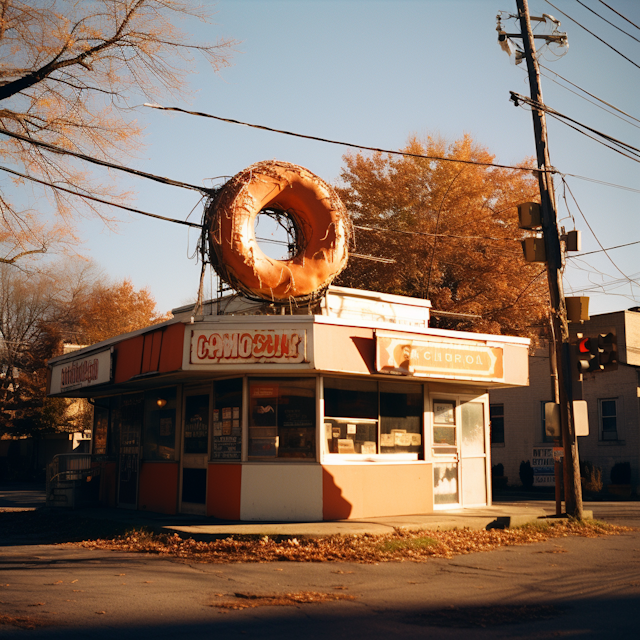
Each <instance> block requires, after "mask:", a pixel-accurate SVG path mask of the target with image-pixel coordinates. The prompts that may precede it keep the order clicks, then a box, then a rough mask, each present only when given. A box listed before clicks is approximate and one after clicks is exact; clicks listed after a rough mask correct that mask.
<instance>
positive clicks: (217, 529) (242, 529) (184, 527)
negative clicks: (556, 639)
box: [78, 504, 552, 540]
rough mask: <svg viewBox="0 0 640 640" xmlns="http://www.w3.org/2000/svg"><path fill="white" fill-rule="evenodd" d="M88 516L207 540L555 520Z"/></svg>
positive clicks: (522, 512)
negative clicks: (248, 519) (254, 519)
mask: <svg viewBox="0 0 640 640" xmlns="http://www.w3.org/2000/svg"><path fill="white" fill-rule="evenodd" d="M78 513H82V515H83V516H84V517H89V518H95V519H107V520H110V521H115V522H119V523H122V524H124V525H126V526H130V527H131V528H134V527H147V528H149V529H151V530H153V531H156V532H164V533H173V532H175V533H179V534H182V535H185V534H186V535H188V536H191V537H194V538H197V539H201V540H206V539H213V538H224V537H227V536H234V535H236V536H237V535H242V536H270V537H274V536H299V537H320V536H330V535H354V534H364V533H368V534H377V535H380V534H385V533H392V532H393V531H394V529H405V530H408V531H419V530H422V529H424V530H436V529H456V528H458V529H463V528H469V529H487V528H505V527H509V526H519V525H523V524H527V523H529V522H535V521H536V520H538V519H539V518H543V517H545V516H547V515H552V514H551V513H550V510H549V509H545V508H542V507H540V506H538V505H533V506H532V505H523V506H520V505H517V504H503V505H496V506H492V507H482V508H478V509H460V510H455V511H446V512H438V513H435V514H425V515H422V514H417V515H411V516H387V517H380V518H365V519H360V520H335V521H331V522H233V521H224V520H217V519H215V518H205V517H204V516H188V515H182V514H178V515H162V514H157V513H147V512H143V511H129V510H125V509H83V510H82V511H81V512H78Z"/></svg>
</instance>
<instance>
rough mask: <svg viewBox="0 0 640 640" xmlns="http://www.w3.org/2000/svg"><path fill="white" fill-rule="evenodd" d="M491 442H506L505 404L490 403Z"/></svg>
mask: <svg viewBox="0 0 640 640" xmlns="http://www.w3.org/2000/svg"><path fill="white" fill-rule="evenodd" d="M489 417H490V419H491V444H492V445H494V444H504V405H503V404H490V405H489Z"/></svg>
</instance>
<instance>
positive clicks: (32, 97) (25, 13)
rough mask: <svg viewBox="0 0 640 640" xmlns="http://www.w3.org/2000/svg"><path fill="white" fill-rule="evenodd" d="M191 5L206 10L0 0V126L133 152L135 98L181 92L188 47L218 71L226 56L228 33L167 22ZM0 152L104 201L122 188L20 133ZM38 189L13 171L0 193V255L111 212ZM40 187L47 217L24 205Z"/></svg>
mask: <svg viewBox="0 0 640 640" xmlns="http://www.w3.org/2000/svg"><path fill="white" fill-rule="evenodd" d="M189 16H192V17H196V18H198V19H200V20H203V21H207V15H206V12H204V11H203V10H202V9H201V7H200V6H199V4H198V3H197V2H191V1H190V0H85V1H83V2H73V1H71V0H49V1H47V2H38V1H36V0H31V1H20V0H0V127H3V128H5V129H7V130H10V131H14V132H16V133H20V134H22V135H25V136H28V137H33V138H34V139H37V140H42V141H45V142H48V143H51V144H55V145H58V146H61V147H64V148H67V149H70V150H74V151H78V152H81V153H84V154H87V155H90V156H93V157H97V158H101V159H107V160H111V161H114V160H116V159H117V158H119V157H120V156H122V155H123V154H124V155H127V154H132V153H133V152H135V151H136V150H138V149H139V148H140V134H141V129H140V126H139V124H138V123H137V122H136V119H135V109H134V108H132V105H135V104H138V103H140V102H144V101H145V100H155V99H158V97H159V96H160V95H162V94H166V93H169V94H175V95H177V94H178V93H180V96H181V97H184V94H185V86H184V78H185V76H186V74H187V73H188V72H189V71H190V70H191V69H192V68H193V66H194V64H193V63H194V61H193V59H192V55H193V54H200V55H202V56H203V57H204V58H205V59H206V60H207V61H208V62H209V63H210V65H211V66H212V67H213V68H214V69H215V70H218V69H219V68H220V67H223V66H225V65H227V64H228V61H229V56H230V53H231V49H232V47H233V45H234V44H235V43H234V42H233V41H231V40H228V39H226V40H219V41H218V42H216V43H215V44H197V43H192V42H191V41H190V40H189V37H188V34H185V33H182V32H181V31H180V30H178V29H177V28H176V27H175V26H174V24H173V22H172V20H173V19H179V18H182V17H189ZM0 157H1V158H2V160H3V161H4V163H5V164H6V165H10V166H12V167H13V168H15V169H16V170H18V171H20V172H21V173H25V174H28V175H31V176H33V177H35V178H38V179H40V180H43V181H45V182H47V183H55V184H57V185H59V186H62V187H67V188H69V187H70V188H71V189H73V190H75V191H78V192H80V193H87V194H89V195H95V196H98V197H101V198H104V199H107V200H110V201H113V202H121V201H122V200H123V199H124V198H126V197H127V195H128V194H126V193H123V192H121V191H120V192H119V191H118V189H117V188H116V185H115V182H114V177H113V176H107V175H106V172H102V174H101V176H100V178H93V177H92V175H91V173H90V172H89V171H88V170H87V168H86V166H83V165H82V163H81V162H80V161H78V160H73V159H70V158H68V157H65V156H61V155H59V154H54V153H51V152H49V151H46V150H43V149H42V148H38V147H35V146H34V145H31V144H29V143H26V142H22V141H19V140H14V139H2V138H0ZM5 184H6V183H5ZM27 186H28V187H29V189H26V188H25V187H27ZM38 189H41V188H40V187H34V183H31V182H29V183H28V185H25V184H24V182H23V181H22V180H21V179H17V180H14V189H13V191H12V193H11V199H9V197H8V196H7V194H6V193H2V192H0V262H5V263H14V262H15V261H16V260H18V259H21V258H23V257H25V256H26V255H29V254H32V253H44V252H45V251H46V250H47V249H48V248H49V247H51V246H52V245H55V244H59V243H62V244H68V243H74V242H76V241H77V238H76V237H75V235H74V230H75V228H74V218H75V217H76V215H78V214H85V213H88V214H90V215H99V216H100V217H101V218H102V219H103V220H104V221H105V222H107V223H108V222H110V221H111V219H110V218H109V217H108V216H107V215H106V214H104V213H103V211H102V210H101V209H99V208H98V207H96V205H95V204H90V202H89V201H83V200H82V199H80V198H78V197H76V196H73V195H70V194H65V193H64V192H61V191H58V190H55V189H48V188H46V187H44V188H43V189H44V191H42V190H40V191H38ZM43 195H46V197H47V198H48V199H49V203H48V204H49V206H48V208H49V209H52V210H53V212H54V213H53V214H52V215H51V216H45V215H44V214H43V213H42V209H43V208H42V207H34V205H33V204H32V203H35V202H37V201H38V200H40V199H41V198H42V196H43ZM25 201H26V202H27V204H24V202H25ZM83 207H84V209H83Z"/></svg>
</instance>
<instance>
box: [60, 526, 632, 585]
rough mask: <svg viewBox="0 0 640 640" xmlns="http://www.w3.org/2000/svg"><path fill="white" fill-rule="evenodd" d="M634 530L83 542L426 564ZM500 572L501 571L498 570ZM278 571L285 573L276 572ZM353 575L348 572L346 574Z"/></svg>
mask: <svg viewBox="0 0 640 640" xmlns="http://www.w3.org/2000/svg"><path fill="white" fill-rule="evenodd" d="M626 531H631V529H630V528H628V527H621V526H616V525H609V524H605V523H601V522H597V521H584V522H577V521H568V522H544V523H541V524H537V523H536V524H533V525H527V526H524V527H518V528H513V529H488V530H487V529H479V530H475V529H473V530H472V529H453V530H448V531H440V530H438V531H430V532H429V536H428V538H427V537H425V535H424V531H422V532H420V531H416V532H411V531H406V530H396V531H395V533H388V534H382V535H373V534H355V535H350V536H341V535H333V536H326V537H321V538H308V539H300V538H296V539H295V543H294V544H291V541H290V540H288V539H286V538H284V539H281V540H279V539H273V538H268V537H264V538H261V539H256V538H255V537H251V536H236V537H232V536H229V537H227V538H224V539H222V540H212V541H202V540H195V539H193V538H184V539H183V538H181V537H180V536H179V535H178V534H177V533H173V534H167V533H159V534H158V533H151V532H149V531H143V530H136V531H134V532H130V533H129V534H126V535H122V536H116V537H114V538H110V539H104V538H99V539H96V540H85V541H84V542H81V543H68V544H71V545H76V544H80V545H81V546H83V547H86V548H90V549H110V550H114V551H130V552H146V553H155V554H158V555H163V556H169V557H174V558H178V559H180V560H183V561H185V562H187V561H188V562H205V563H224V564H230V563H236V562H286V561H289V562H361V563H369V564H374V565H375V564H376V563H378V562H401V561H406V560H409V561H413V562H427V561H428V560H429V559H430V558H453V557H454V556H457V555H463V554H469V553H477V552H481V551H492V550H494V549H498V548H500V547H507V546H513V545H523V544H534V543H538V542H545V541H547V540H552V539H558V538H564V537H568V536H581V537H587V538H597V537H599V536H608V535H619V534H620V533H623V532H626ZM497 568H498V569H500V568H501V567H497ZM275 571H282V569H280V568H278V569H275ZM345 573H350V572H345Z"/></svg>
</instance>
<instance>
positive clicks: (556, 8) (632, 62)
mask: <svg viewBox="0 0 640 640" xmlns="http://www.w3.org/2000/svg"><path fill="white" fill-rule="evenodd" d="M545 2H546V3H547V4H549V5H551V6H552V7H553V8H554V9H555V10H556V11H558V12H559V13H561V14H562V15H563V16H565V18H568V19H569V20H571V22H574V23H575V24H577V25H578V26H579V27H580V28H581V29H584V30H585V31H586V32H587V33H589V34H591V35H592V36H593V37H594V38H595V39H596V40H600V42H602V44H604V45H606V46H607V47H609V49H611V50H612V51H615V52H616V53H617V54H618V55H619V56H622V57H623V58H624V59H625V60H626V61H627V62H630V63H631V64H632V65H633V66H634V67H637V68H638V69H640V65H639V64H636V63H635V62H634V61H633V60H632V59H631V58H628V57H627V56H625V55H624V53H621V52H620V51H618V50H617V49H616V48H615V47H612V46H611V45H610V44H609V43H608V42H606V41H605V40H603V39H602V38H600V37H599V36H597V35H596V34H595V33H593V31H589V29H587V27H585V26H584V25H582V24H580V23H579V22H578V21H577V20H575V19H574V18H572V17H571V16H570V15H567V14H566V13H565V12H564V11H562V10H560V9H558V7H556V5H555V4H552V3H551V2H549V0H545Z"/></svg>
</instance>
